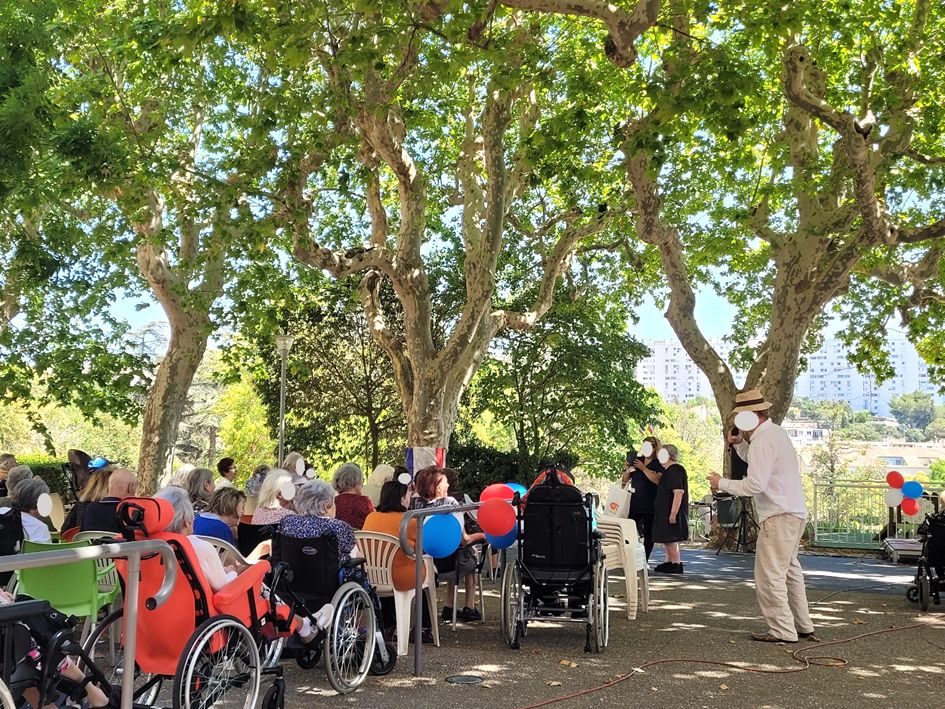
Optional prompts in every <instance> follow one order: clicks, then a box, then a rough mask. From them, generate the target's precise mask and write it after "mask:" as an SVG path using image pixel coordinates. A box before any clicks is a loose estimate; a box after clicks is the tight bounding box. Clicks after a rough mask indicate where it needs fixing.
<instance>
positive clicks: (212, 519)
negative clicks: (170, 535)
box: [194, 487, 246, 544]
mask: <svg viewBox="0 0 945 709" xmlns="http://www.w3.org/2000/svg"><path fill="white" fill-rule="evenodd" d="M245 504H246V495H245V494H243V492H242V491H241V490H237V489H236V488H235V487H221V488H220V489H219V490H217V491H216V492H215V493H213V497H211V498H210V502H208V503H207V509H206V510H204V511H203V512H201V513H200V514H199V515H197V516H196V517H195V518H194V534H196V535H199V536H201V537H214V538H216V539H222V540H223V541H225V542H228V543H230V544H234V543H235V542H234V537H233V529H234V528H235V527H236V526H237V525H238V524H239V523H240V517H242V516H243V506H244V505H245Z"/></svg>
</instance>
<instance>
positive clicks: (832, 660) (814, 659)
mask: <svg viewBox="0 0 945 709" xmlns="http://www.w3.org/2000/svg"><path fill="white" fill-rule="evenodd" d="M924 627H926V624H925V623H915V624H914V625H904V626H902V627H899V628H886V629H885V630H874V631H872V632H870V633H863V634H861V635H854V636H853V637H851V638H846V639H844V640H831V641H829V642H824V643H817V644H815V645H807V646H806V647H802V648H798V649H797V650H795V651H794V652H792V653H791V657H793V658H794V659H795V660H797V661H798V662H800V663H801V664H802V665H803V666H802V667H793V668H791V669H786V670H762V669H760V668H757V667H743V666H742V665H736V664H733V663H731V662H722V661H720V660H700V659H695V658H688V657H672V658H665V659H662V660H651V661H650V662H647V663H645V664H642V665H640V666H639V667H637V668H635V669H634V670H633V671H631V672H630V673H629V674H626V675H624V676H623V677H619V678H617V679H615V680H613V681H612V682H608V683H607V684H602V685H600V686H599V687H591V688H590V689H585V690H583V691H580V692H575V693H574V694H568V695H565V696H563V697H557V698H556V699H549V700H547V701H544V702H540V703H538V704H531V705H529V706H527V707H520V708H519V709H538V707H544V706H548V705H549V704H555V703H557V702H563V701H565V700H566V699H574V698H575V697H580V696H583V695H585V694H591V693H592V692H599V691H600V690H602V689H608V688H610V687H615V686H617V685H618V684H620V683H621V682H626V681H627V680H628V679H630V678H631V677H633V676H634V675H635V674H637V672H639V671H640V670H642V669H643V668H644V667H653V666H654V665H663V664H666V663H668V662H691V663H696V664H701V665H718V666H720V667H728V668H731V669H733V670H742V671H743V672H757V673H759V674H766V675H783V674H791V673H793V672H804V671H806V670H808V669H810V668H811V667H813V666H818V667H846V666H847V664H849V662H848V660H846V659H844V658H842V657H831V656H830V655H806V654H801V653H806V652H807V651H808V650H814V649H815V648H820V647H826V646H828V645H841V644H843V643H849V642H852V641H854V640H859V639H860V638H868V637H869V636H871V635H880V634H882V633H893V632H896V631H899V630H913V629H915V628H924Z"/></svg>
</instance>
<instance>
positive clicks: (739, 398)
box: [732, 389, 771, 414]
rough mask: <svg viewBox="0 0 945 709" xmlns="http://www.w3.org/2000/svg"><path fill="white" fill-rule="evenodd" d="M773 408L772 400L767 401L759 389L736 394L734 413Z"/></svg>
mask: <svg viewBox="0 0 945 709" xmlns="http://www.w3.org/2000/svg"><path fill="white" fill-rule="evenodd" d="M770 408H771V402H768V401H765V397H764V396H763V395H762V393H761V392H760V391H758V390H757V389H749V390H748V391H743V392H742V393H741V394H736V395H735V408H734V409H732V413H733V414H737V413H739V412H741V411H765V410H767V409H770Z"/></svg>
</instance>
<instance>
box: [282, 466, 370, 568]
mask: <svg viewBox="0 0 945 709" xmlns="http://www.w3.org/2000/svg"><path fill="white" fill-rule="evenodd" d="M292 504H293V506H294V507H295V515H293V516H291V517H286V518H285V519H283V520H282V521H281V522H280V523H279V534H280V535H282V536H283V537H294V538H296V539H316V538H318V537H322V536H325V535H334V536H335V538H336V539H337V540H338V568H342V567H344V565H345V564H346V563H347V562H348V560H349V559H350V558H351V555H352V551H354V544H355V542H354V530H353V529H352V528H351V526H350V525H349V524H348V523H347V522H342V521H341V520H340V519H335V491H334V490H333V489H332V487H331V485H330V484H329V483H327V482H325V481H324V480H311V481H309V482H307V483H305V484H304V485H302V486H301V487H299V489H298V491H297V492H296V493H295V499H294V500H292Z"/></svg>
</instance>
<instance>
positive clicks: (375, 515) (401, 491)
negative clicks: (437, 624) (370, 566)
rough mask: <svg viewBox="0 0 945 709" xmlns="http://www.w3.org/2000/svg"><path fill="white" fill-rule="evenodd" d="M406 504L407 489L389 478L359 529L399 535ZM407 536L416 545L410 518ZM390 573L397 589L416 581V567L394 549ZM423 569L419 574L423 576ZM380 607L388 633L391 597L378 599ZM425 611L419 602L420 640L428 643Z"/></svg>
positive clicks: (390, 629) (407, 587)
mask: <svg viewBox="0 0 945 709" xmlns="http://www.w3.org/2000/svg"><path fill="white" fill-rule="evenodd" d="M409 503H410V491H409V490H408V488H407V486H406V485H404V484H403V483H402V482H399V481H398V480H390V481H388V482H386V483H384V485H383V486H382V487H381V494H380V498H379V501H378V504H377V509H376V510H375V511H374V512H372V513H371V514H369V515H368V516H367V517H366V518H365V520H364V527H363V531H365V532H380V533H381V534H390V535H391V536H393V537H396V536H397V535H398V534H400V521H401V519H402V518H403V516H404V512H406V511H407V505H408V504H409ZM407 538H408V539H409V540H410V543H411V544H412V545H414V546H416V544H417V523H416V521H412V522H411V523H410V525H409V527H408V528H407ZM392 566H393V568H392V574H393V577H394V588H395V589H397V590H398V591H409V590H410V589H411V588H413V587H414V584H415V582H416V573H417V572H416V566H415V565H414V562H413V561H412V560H411V559H410V558H408V557H407V555H406V554H404V553H403V552H402V551H400V550H398V551H397V554H395V555H394V562H393V565H392ZM426 573H427V571H426V568H424V570H423V575H424V577H426ZM380 601H381V610H382V611H383V614H384V627H385V629H387V631H386V634H387V635H390V634H391V633H392V632H393V629H394V628H395V627H396V619H395V618H394V599H393V598H392V597H390V596H385V597H382V598H381V599H380ZM429 614H430V612H429V610H427V604H426V603H424V604H423V635H424V642H427V639H426V638H427V635H429V637H430V642H432V641H433V632H432V631H431V630H430V621H429Z"/></svg>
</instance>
